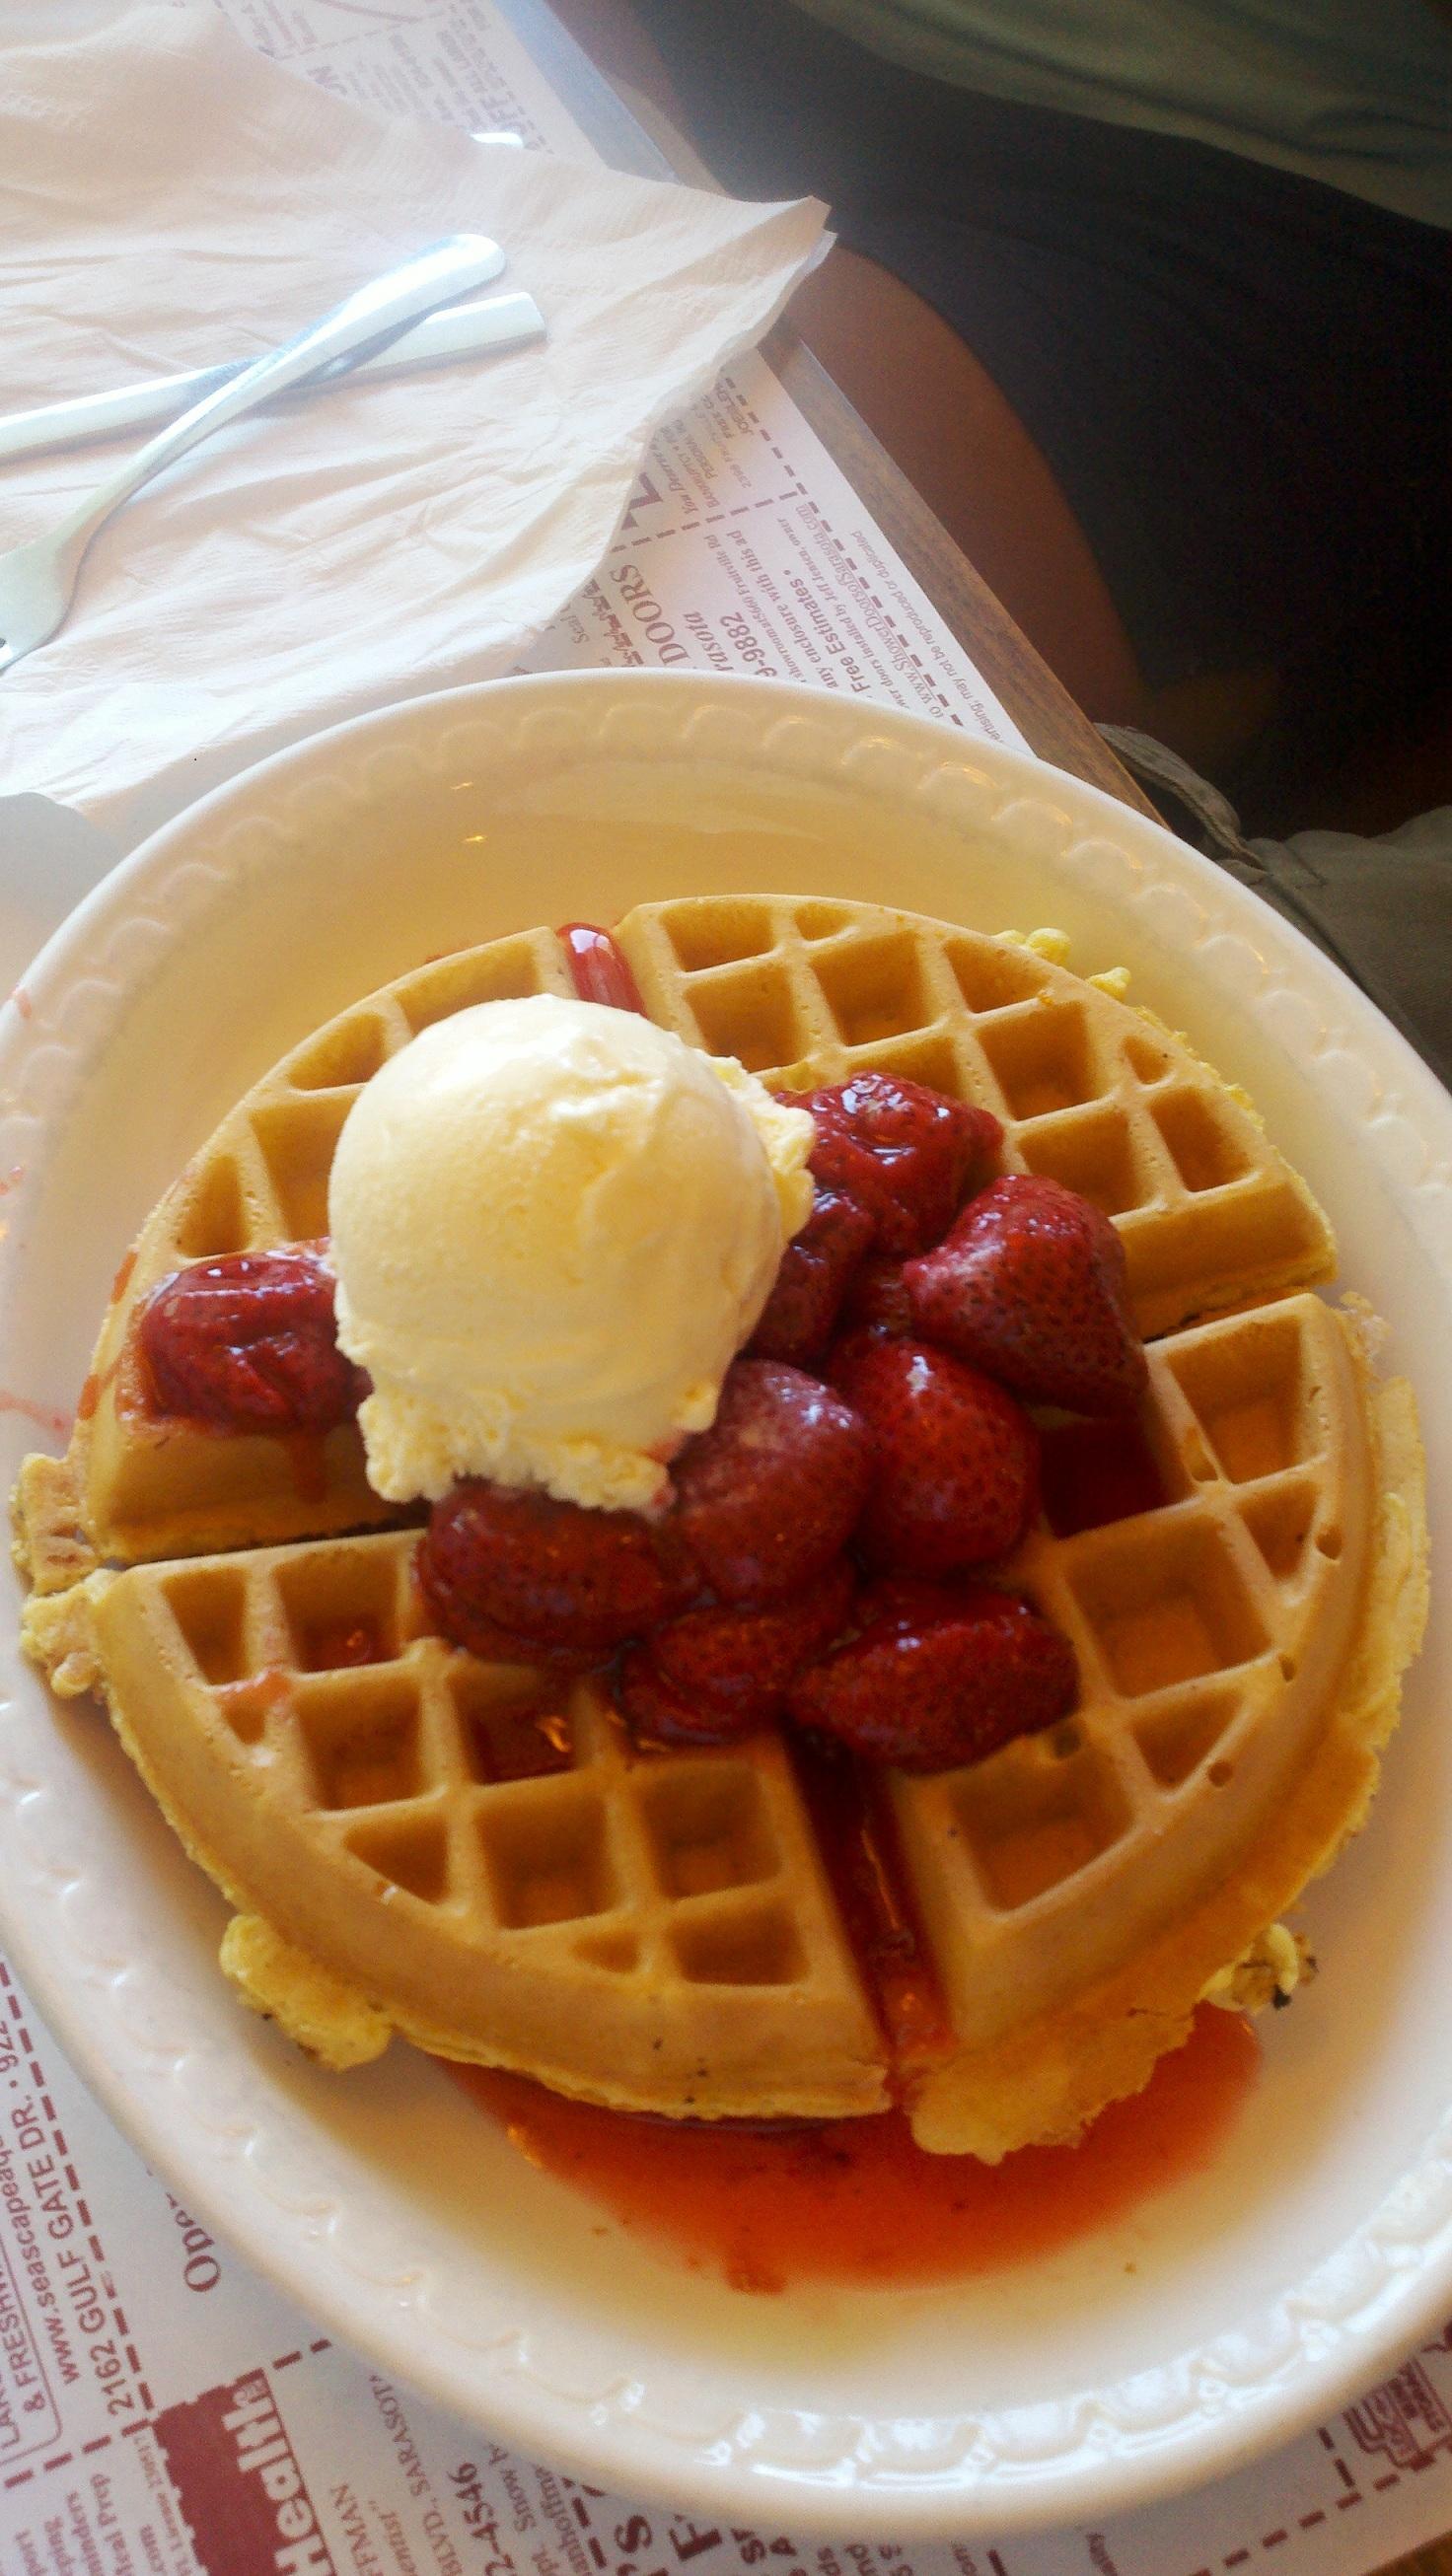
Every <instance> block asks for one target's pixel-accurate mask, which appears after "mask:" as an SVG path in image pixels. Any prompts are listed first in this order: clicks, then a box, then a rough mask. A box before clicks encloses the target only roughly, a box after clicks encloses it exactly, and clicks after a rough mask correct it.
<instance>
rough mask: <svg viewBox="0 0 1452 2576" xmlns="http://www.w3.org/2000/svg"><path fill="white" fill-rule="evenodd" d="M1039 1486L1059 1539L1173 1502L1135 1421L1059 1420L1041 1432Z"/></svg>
mask: <svg viewBox="0 0 1452 2576" xmlns="http://www.w3.org/2000/svg"><path fill="white" fill-rule="evenodd" d="M1039 1488H1040V1491H1041V1493H1042V1496H1043V1505H1044V1518H1045V1519H1046V1520H1047V1522H1048V1524H1049V1527H1050V1529H1051V1530H1052V1531H1053V1533H1054V1536H1055V1538H1072V1537H1073V1536H1074V1534H1075V1532H1076V1530H1086V1529H1102V1528H1103V1527H1104V1526H1105V1524H1106V1523H1107V1522H1109V1521H1123V1520H1128V1519H1129V1518H1130V1516H1131V1514H1133V1513H1135V1512H1152V1511H1157V1510H1158V1508H1159V1506H1160V1505H1161V1504H1162V1503H1167V1502H1168V1501H1169V1499H1170V1496H1169V1493H1168V1491H1167V1489H1166V1486H1165V1480H1164V1477H1163V1476H1162V1475H1161V1473H1160V1466H1159V1460H1158V1459H1157V1458H1156V1457H1155V1454H1154V1452H1153V1450H1152V1449H1151V1448H1150V1445H1149V1442H1148V1441H1147V1440H1146V1438H1145V1436H1144V1433H1143V1431H1142V1430H1141V1429H1140V1427H1139V1425H1138V1423H1135V1422H1059V1423H1054V1424H1051V1425H1050V1426H1049V1428H1048V1429H1047V1430H1043V1431H1041V1432H1040V1434H1039Z"/></svg>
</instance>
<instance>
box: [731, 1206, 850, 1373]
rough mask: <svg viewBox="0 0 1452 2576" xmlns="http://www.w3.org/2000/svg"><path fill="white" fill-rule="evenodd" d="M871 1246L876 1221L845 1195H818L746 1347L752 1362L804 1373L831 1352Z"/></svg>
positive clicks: (789, 1250) (793, 1242)
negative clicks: (784, 1363)
mask: <svg viewBox="0 0 1452 2576" xmlns="http://www.w3.org/2000/svg"><path fill="white" fill-rule="evenodd" d="M871 1241H872V1219H871V1217H870V1216H869V1215H868V1213H867V1211H866V1209H865V1208H860V1207H858V1205H857V1204H856V1202H855V1200H853V1199H845V1198H843V1196H842V1193H841V1191H840V1190H818V1192H817V1194H816V1198H815V1200H814V1202H813V1205H812V1213H811V1215H810V1216H809V1217H808V1219H807V1221H806V1224H805V1225H804V1226H803V1227H802V1230H801V1232H800V1234H794V1235H793V1237H792V1239H791V1241H790V1243H789V1244H788V1245H787V1248H786V1250H785V1252H784V1253H783V1254H782V1257H781V1266H780V1268H779V1269H778V1271H777V1274H776V1279H775V1282H774V1284H773V1286H772V1291H771V1295H770V1296H769V1297H768V1299H767V1301H766V1304H765V1306H764V1307H763V1308H762V1310H761V1314H760V1316H759V1317H758V1319H757V1326H756V1330H755V1332H754V1333H753V1334H752V1336H751V1339H750V1341H749V1342H748V1344H747V1349H748V1351H749V1352H750V1353H751V1355H752V1357H753V1358H755V1359H761V1360H790V1361H792V1362H793V1363H794V1364H795V1365H797V1366H798V1367H800V1366H801V1365H803V1363H805V1362H806V1361H809V1360H814V1359H816V1358H817V1356H818V1354H819V1353H820V1352H822V1351H824V1350H825V1349H826V1347H827V1344H828V1342H829V1340H830V1339H831V1335H832V1327H833V1325H834V1324H835V1322H836V1320H837V1311H838V1308H839V1307H840V1306H841V1303H842V1300H843V1298H844V1296H845V1295H846V1293H847V1290H848V1287H849V1285H850V1283H851V1279H852V1274H853V1272H854V1270H855V1269H856V1267H857V1264H858V1262H859V1261H860V1260H861V1258H862V1255H863V1253H864V1252H865V1251H866V1250H867V1247H868V1245H869V1243H870V1242H871Z"/></svg>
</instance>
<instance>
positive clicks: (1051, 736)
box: [500, 0, 1452, 2576]
mask: <svg viewBox="0 0 1452 2576" xmlns="http://www.w3.org/2000/svg"><path fill="white" fill-rule="evenodd" d="M500 5H501V6H502V8H503V9H504V12H505V14H506V15H507V16H508V17H509V19H510V20H511V22H512V23H513V25H514V26H515V28H516V30H517V32H518V34H519V36H520V37H521V39H522V40H523V42H524V43H525V44H526V45H527V46H528V48H529V51H530V52H531V54H532V55H533V56H534V58H535V60H536V61H537V62H538V63H539V65H540V68H541V69H542V70H543V71H544V72H545V73H546V75H547V77H548V78H549V80H550V82H551V84H552V86H553V87H554V88H555V89H556V90H557V92H558V94H559V96H560V97H561V98H562V99H563V101H564V103H565V105H566V106H567V107H568V108H569V110H570V112H571V114H572V115H573V116H574V117H575V118H576V119H577V121H578V123H579V124H580V126H581V127H582V128H583V129H584V131H585V132H586V133H587V134H588V135H589V136H590V139H591V141H592V142H593V143H594V144H595V145H596V146H597V148H598V149H599V151H600V152H602V153H603V154H604V156H605V158H606V159H607V160H608V161H611V162H614V163H615V164H617V166H619V167H622V168H630V169H635V170H639V171H642V172H645V173H646V174H647V175H652V176H656V175H663V174H665V173H667V172H668V170H669V163H668V161H667V160H666V159H665V156H664V155H663V154H662V152H661V150H660V149H659V147H658V144H657V142H656V141H655V140H653V139H652V138H651V137H649V136H647V135H645V134H644V133H643V132H642V129H641V127H640V125H639V123H638V122H637V120H636V119H635V117H634V116H633V115H632V114H631V112H630V110H629V108H628V107H626V106H625V105H624V104H623V103H622V101H621V100H620V99H619V98H618V97H617V96H616V95H615V93H614V91H613V90H612V89H611V88H610V86H609V84H608V82H607V81H606V80H605V79H604V78H603V77H602V75H601V74H600V72H599V71H598V70H597V69H596V67H595V65H594V64H593V63H592V62H591V61H590V59H589V58H588V56H587V55H586V54H585V53H584V52H583V51H582V50H581V48H580V46H579V45H578V44H577V43H576V41H575V39H574V37H573V36H572V35H571V34H570V33H569V32H568V30H567V28H566V27H565V26H564V25H563V24H562V23H561V21H560V19H559V18H558V17H556V16H555V14H554V12H553V11H552V10H551V9H550V7H549V6H548V0H500ZM561 5H562V6H563V7H565V8H566V10H567V8H568V0H561ZM763 345H764V351H765V354H766V356H767V357H768V358H769V360H770V362H771V364H772V366H773V368H774V369H775V372H776V373H777V375H778V376H779V377H780V379H781V381H782V383H783V384H784V385H785V386H786V388H787V390H788V392H789V393H790V394H791V396H792V399H793V401H794V402H795V403H796V405H797V408H798V409H799V410H800V411H801V412H802V413H803V414H804V416H805V418H806V419H807V420H808V421H809V422H810V423H811V426H812V428H813V429H814V430H815V431H816V433H817V436H818V437H819V438H820V439H821V441H822V443H823V445H824V446H825V447H826V448H827V449H828V450H829V451H830V453H831V455H832V456H833V457H834V458H835V460H836V463H837V465H838V467H839V468H840V470H841V471H842V473H844V474H845V475H846V476H847V479H848V481H849V482H851V483H852V484H854V485H855V487H856V489H857V490H858V491H859V492H860V493H861V495H862V497H863V499H864V500H865V501H866V502H867V504H868V506H869V508H870V509H871V511H872V514H873V517H874V518H875V519H876V521H877V524H878V526H879V527H880V528H881V529H882V531H883V534H884V535H885V536H886V537H887V538H888V539H889V540H890V542H891V544H892V545H893V546H894V547H895V549H896V551H897V553H898V555H899V556H900V557H901V559H902V561H903V562H904V563H905V564H906V565H907V566H908V569H909V570H910V571H911V572H912V574H913V576H914V578H915V579H916V580H917V581H918V582H919V583H920V584H921V585H922V588H923V589H924V591H926V593H927V595H928V597H929V599H931V601H932V602H933V605H934V607H935V608H936V609H937V611H938V614H939V615H940V617H941V618H942V620H943V622H944V624H945V625H946V626H947V627H949V628H950V629H951V631H952V633H953V634H954V635H956V636H957V638H958V641H959V642H960V644H961V645H962V646H963V648H964V651H965V652H966V653H967V654H968V656H969V658H970V659H971V661H972V662H973V663H974V665H975V667H976V668H977V669H978V670H979V671H981V673H982V674H983V677H984V679H985V680H986V681H987V682H988V684H989V687H990V688H991V689H993V690H994V691H995V692H996V694H997V695H998V697H999V698H1000V699H1001V701H1002V703H1003V705H1004V706H1005V707H1006V708H1007V709H1008V712H1009V714H1010V715H1011V716H1012V717H1013V719H1014V722H1015V723H1016V724H1017V725H1018V726H1019V727H1020V729H1021V731H1022V732H1023V735H1024V738H1025V740H1026V741H1027V742H1028V743H1029V744H1030V745H1031V747H1032V748H1033V750H1035V751H1036V752H1038V753H1039V754H1040V756H1041V757H1042V758H1043V759H1045V760H1050V761H1053V762H1054V764H1055V765H1056V767H1058V768H1060V769H1068V770H1072V771H1073V772H1074V773H1075V774H1076V776H1078V777H1080V778H1085V779H1088V780H1090V781H1091V782H1092V783H1093V784H1094V785H1095V786H1096V787H1104V788H1107V789H1108V790H1109V792H1110V793H1111V794H1112V795H1115V796H1118V797H1121V798H1122V799H1123V800H1124V802H1125V803H1126V804H1130V805H1134V806H1137V807H1139V808H1140V809H1141V810H1142V811H1144V812H1147V813H1152V812H1153V811H1154V808H1153V807H1152V806H1151V805H1149V803H1148V802H1147V800H1146V799H1145V798H1144V797H1143V796H1142V795H1141V794H1140V791H1139V789H1138V788H1137V787H1136V785H1135V783H1134V781H1133V780H1132V779H1131V778H1130V777H1129V775H1128V773H1127V772H1126V771H1125V770H1124V769H1123V768H1122V767H1121V765H1120V763H1119V762H1118V761H1117V760H1116V759H1115V757H1114V754H1113V753H1112V752H1111V751H1110V750H1109V748H1108V745H1107V744H1106V743H1104V742H1103V741H1102V740H1101V738H1100V736H1099V735H1098V734H1097V733H1096V732H1095V730H1094V727H1093V726H1092V725H1091V724H1090V722H1089V720H1088V718H1087V716H1085V715H1084V713H1083V712H1082V710H1081V709H1080V708H1079V707H1078V706H1077V705H1076V704H1075V702H1074V700H1073V699H1072V698H1071V697H1070V696H1069V695H1068V692H1067V691H1066V690H1065V689H1063V688H1061V687H1060V685H1059V683H1058V681H1057V680H1056V679H1055V678H1054V676H1053V673H1052V672H1051V671H1050V670H1049V669H1048V668H1047V666H1046V665H1045V664H1044V663H1043V662H1042V661H1040V659H1039V656H1038V655H1037V653H1036V652H1035V651H1034V649H1033V647H1032V645H1030V644H1029V643H1028V641H1027V640H1026V638H1025V637H1024V636H1023V635H1021V634H1020V632H1019V630H1018V628H1017V627H1016V626H1015V624H1014V622H1013V620H1012V618H1011V617H1009V615H1008V614H1007V612H1006V610H1004V609H1003V608H1002V607H1001V606H1000V604H999V602H998V601H997V600H996V599H995V597H994V595H993V593H992V591H991V590H989V588H988V586H987V584H986V583H985V582H984V581H982V580H981V579H980V577H979V575H978V574H977V573H976V572H975V571H974V569H973V566H972V564H971V563H970V562H969V561H968V559H967V557H966V556H965V555H964V554H963V553H962V552H961V551H960V550H959V548H958V547H957V546H956V545H955V544H954V542H953V540H952V538H951V537H950V536H949V535H948V533H947V531H946V529H945V528H943V527H942V526H941V525H940V524H939V522H938V520H937V519H936V518H935V517H934V515H933V513H932V511H931V510H930V509H929V508H928V507H927V504H926V503H925V502H924V501H923V500H922V499H921V498H920V496H919V494H918V493H917V492H916V491H915V490H914V489H913V487H912V485H911V484H910V483H909V481H908V480H907V477H906V476H905V475H904V474H903V473H902V472H901V471H900V469H899V468H898V467H897V466H896V465H895V464H894V463H893V460H892V458H891V457H890V456H889V455H888V453H887V451H886V450H885V449H884V448H883V447H882V446H881V444H880V443H879V441H878V440H877V439H876V438H875V437H874V436H873V434H872V432H871V431H870V430H869V429H868V428H867V427H866V426H865V424H864V423H863V422H862V421H861V420H860V419H859V418H858V415H857V413H856V412H855V411H854V410H853V408H852V405H851V404H850V403H849V402H848V401H847V400H846V398H845V396H844V395H843V394H841V393H840V392H839V391H838V389H837V387H836V386H835V385H834V384H833V382H832V380H831V378H830V377H829V376H828V375H827V373H826V371H825V370H824V369H823V368H822V367H821V366H819V365H818V363H817V361H816V359H815V358H814V357H813V356H812V354H811V351H810V349H809V348H807V347H806V346H805V345H804V343H803V342H802V340H801V339H800V338H799V337H798V335H797V334H796V333H795V332H794V331H793V330H792V329H791V327H790V324H789V322H785V321H784V322H780V323H778V324H777V326H776V328H775V330H774V331H773V332H772V333H771V335H770V337H769V338H768V339H767V340H766V341H765V343H764V344H763ZM1377 2576H1452V2535H1449V2536H1448V2537H1447V2538H1446V2539H1443V2540H1439V2541H1434V2542H1433V2543H1432V2544H1431V2545H1430V2546H1429V2547H1428V2548H1426V2549H1421V2550H1418V2551H1416V2552H1415V2553H1414V2554H1413V2555H1412V2556H1411V2557H1409V2558H1400V2559H1397V2560H1395V2561H1393V2562H1390V2563H1389V2564H1388V2565H1387V2566H1386V2567H1385V2568H1384V2569H1382V2570H1379V2571H1378V2572H1377Z"/></svg>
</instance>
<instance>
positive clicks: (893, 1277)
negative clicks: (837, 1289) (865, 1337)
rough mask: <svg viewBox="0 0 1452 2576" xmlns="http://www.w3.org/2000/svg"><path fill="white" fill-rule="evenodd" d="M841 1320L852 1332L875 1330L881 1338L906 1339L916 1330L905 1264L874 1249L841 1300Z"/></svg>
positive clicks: (873, 1331)
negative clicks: (909, 1300) (904, 1269)
mask: <svg viewBox="0 0 1452 2576" xmlns="http://www.w3.org/2000/svg"><path fill="white" fill-rule="evenodd" d="M842 1323H843V1325H844V1327H845V1328H846V1329H847V1330H848V1331H850V1332H863V1333H875V1334H876V1335H877V1336H878V1338H879V1340H884V1341H885V1340H890V1339H892V1338H894V1337H896V1338H897V1339H898V1340H900V1341H901V1340H904V1339H906V1337H907V1336H908V1335H909V1334H910V1333H911V1332H912V1331H913V1329H914V1327H913V1315H912V1308H911V1306H910V1305H909V1304H908V1293H907V1282H906V1281H905V1279H904V1277H903V1264H902V1263H901V1262H900V1261H894V1260H893V1259H892V1257H891V1255H890V1254H888V1253H881V1252H875V1253H874V1254H873V1255H872V1257H871V1259H870V1260H868V1261H864V1262H863V1264H862V1267H861V1269H860V1270H859V1271H858V1272H857V1275H856V1277H855V1278H854V1279H853V1280H852V1282H851V1284H850V1286H849V1288H848V1290H847V1294H846V1297H845V1298H844V1300H843V1303H842Z"/></svg>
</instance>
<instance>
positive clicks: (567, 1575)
mask: <svg viewBox="0 0 1452 2576" xmlns="http://www.w3.org/2000/svg"><path fill="white" fill-rule="evenodd" d="M419 1580H420V1582H421V1584H422V1586H423V1590H424V1597H425V1599H426V1600H427V1602H428V1604H429V1608H430V1610H431V1611H432V1613H433V1615H434V1616H435V1618H436V1619H437V1620H438V1623H439V1625H440V1627H441V1628H442V1629H443V1631H444V1634H445V1635H446V1636H450V1637H453V1638H454V1639H455V1640H456V1642H457V1643H458V1644H460V1645H464V1646H467V1645H469V1644H471V1642H472V1640H471V1638H470V1637H468V1636H466V1635H464V1634H463V1633H462V1632H463V1629H464V1628H465V1627H466V1626H468V1625H471V1624H472V1625H474V1627H475V1632H476V1633H478V1625H477V1623H478V1622H480V1621H483V1622H484V1623H486V1625H487V1626H488V1628H489V1629H491V1630H498V1629H504V1630H507V1631H509V1632H510V1634H511V1635H513V1636H515V1637H518V1638H521V1639H523V1638H533V1639H534V1640H536V1641H537V1642H538V1643H539V1644H540V1645H544V1646H554V1647H559V1648H561V1649H563V1650H564V1652H565V1653H566V1654H567V1655H569V1656H571V1657H573V1656H574V1655H575V1654H578V1653H584V1654H586V1655H587V1656H588V1657H591V1658H593V1657H594V1656H595V1655H597V1654H598V1653H600V1652H601V1651H605V1652H608V1651H609V1649H610V1648H611V1647H613V1646H618V1645H619V1644H620V1643H621V1642H622V1640H623V1639H624V1638H626V1637H635V1636H638V1635H639V1634H640V1632H641V1630H642V1629H643V1628H649V1627H652V1626H653V1625H654V1624H655V1622H656V1620H657V1619H663V1618H665V1617H666V1616H667V1615H668V1614H669V1613H670V1612H671V1611H672V1610H678V1609H680V1608H681V1607H682V1606H683V1604H684V1602H686V1601H688V1600H689V1599H690V1597H691V1593H692V1591H693V1590H697V1589H699V1586H698V1584H697V1583H696V1580H695V1578H694V1576H693V1574H692V1572H691V1570H690V1569H689V1567H688V1565H687V1564H686V1561H685V1559H684V1557H683V1556H682V1555H681V1554H680V1552H679V1550H678V1549H676V1548H675V1547H674V1545H673V1541H672V1537H671V1533H670V1531H669V1528H668V1527H667V1526H665V1525H657V1524H653V1523H652V1522H650V1521H647V1520H644V1519H642V1517H641V1515H640V1514H639V1512H596V1511H585V1510H583V1509H582V1508H581V1506H580V1505H579V1504H578V1503H561V1502H556V1501H555V1500H554V1499H553V1498H552V1497H551V1496H550V1495H548V1494H538V1493H534V1492H529V1491H519V1490H516V1489H515V1488H513V1487H510V1486H505V1485H491V1484H488V1483H486V1482H485V1481H484V1480H483V1479H482V1478H471V1479H469V1480H468V1481H467V1482H466V1483H463V1484H459V1485H455V1486H453V1487H452V1489H451V1490H450V1492H448V1493H447V1494H446V1495H445V1496H444V1498H443V1500H442V1502H438V1503H435V1505H434V1508H433V1511H432V1512H431V1513H430V1515H429V1525H428V1528H427V1530H426V1532H425V1533H424V1538H423V1541H422V1544H421V1546H420V1549H419ZM476 1651H479V1652H482V1651H485V1650H484V1649H482V1648H480V1649H476Z"/></svg>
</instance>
